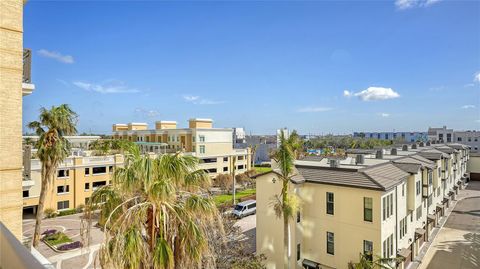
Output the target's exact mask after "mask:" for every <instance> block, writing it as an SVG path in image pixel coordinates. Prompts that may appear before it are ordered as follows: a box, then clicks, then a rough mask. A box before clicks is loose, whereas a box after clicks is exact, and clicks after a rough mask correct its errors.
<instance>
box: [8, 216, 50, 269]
mask: <svg viewBox="0 0 480 269" xmlns="http://www.w3.org/2000/svg"><path fill="white" fill-rule="evenodd" d="M0 249H1V251H0V268H19V269H23V268H25V269H26V268H29V269H30V268H31V269H45V268H54V267H53V266H52V264H50V263H49V262H48V260H47V259H45V258H44V257H43V256H41V254H40V253H39V252H38V251H36V250H35V249H32V252H30V251H29V250H28V249H27V248H26V247H24V246H23V245H22V244H21V243H20V241H18V240H17V239H16V238H15V236H14V235H13V234H12V233H11V232H10V231H9V230H8V229H7V228H6V227H5V226H4V225H3V223H2V222H0Z"/></svg>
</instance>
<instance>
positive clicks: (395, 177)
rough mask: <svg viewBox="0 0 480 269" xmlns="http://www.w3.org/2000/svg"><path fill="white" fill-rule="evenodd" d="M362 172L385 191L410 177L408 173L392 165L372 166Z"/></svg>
mask: <svg viewBox="0 0 480 269" xmlns="http://www.w3.org/2000/svg"><path fill="white" fill-rule="evenodd" d="M361 171H362V172H363V173H364V174H366V175H367V176H368V177H370V178H371V179H372V180H374V181H375V182H376V183H377V184H379V185H380V186H382V187H383V189H389V188H391V187H393V186H395V185H397V184H399V183H400V182H402V181H403V180H404V179H406V178H407V177H408V176H409V174H408V173H407V172H405V171H403V170H402V169H400V168H398V167H396V166H395V165H393V164H392V163H385V164H381V165H375V166H371V167H368V168H365V169H362V170H361Z"/></svg>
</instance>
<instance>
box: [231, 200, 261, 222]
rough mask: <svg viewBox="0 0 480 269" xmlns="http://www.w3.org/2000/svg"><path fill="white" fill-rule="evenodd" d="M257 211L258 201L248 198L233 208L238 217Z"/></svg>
mask: <svg viewBox="0 0 480 269" xmlns="http://www.w3.org/2000/svg"><path fill="white" fill-rule="evenodd" d="M256 212H257V201H255V200H248V201H243V202H241V203H238V204H237V205H236V206H235V208H234V209H233V212H232V214H233V215H235V216H236V217H237V218H243V217H245V216H248V215H254V214H255V213H256Z"/></svg>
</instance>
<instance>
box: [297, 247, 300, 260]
mask: <svg viewBox="0 0 480 269" xmlns="http://www.w3.org/2000/svg"><path fill="white" fill-rule="evenodd" d="M299 260H300V244H297V261H299Z"/></svg>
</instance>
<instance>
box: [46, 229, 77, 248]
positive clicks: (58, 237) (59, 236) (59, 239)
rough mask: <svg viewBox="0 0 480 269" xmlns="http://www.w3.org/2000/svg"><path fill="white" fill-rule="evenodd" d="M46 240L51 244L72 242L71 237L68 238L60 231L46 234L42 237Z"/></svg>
mask: <svg viewBox="0 0 480 269" xmlns="http://www.w3.org/2000/svg"><path fill="white" fill-rule="evenodd" d="M43 240H45V241H46V242H48V243H50V244H51V245H54V246H55V245H59V244H63V243H68V242H72V239H70V238H69V237H68V236H67V235H66V234H64V233H62V232H58V233H54V234H51V235H47V236H45V237H44V238H43Z"/></svg>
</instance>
